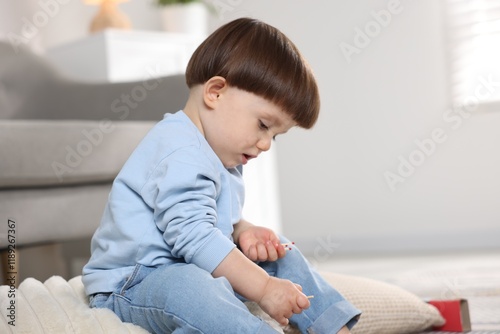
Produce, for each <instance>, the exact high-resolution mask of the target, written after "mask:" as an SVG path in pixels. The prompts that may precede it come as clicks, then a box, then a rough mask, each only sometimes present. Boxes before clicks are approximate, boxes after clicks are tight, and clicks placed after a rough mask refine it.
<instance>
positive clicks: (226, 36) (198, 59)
mask: <svg viewBox="0 0 500 334" xmlns="http://www.w3.org/2000/svg"><path fill="white" fill-rule="evenodd" d="M214 76H221V77H223V78H225V79H226V81H227V83H228V85H230V86H233V87H237V88H239V89H242V90H245V91H247V92H251V93H254V94H256V95H258V96H260V97H263V98H265V99H266V100H268V101H271V102H272V103H274V104H276V105H277V106H278V107H280V108H281V109H283V111H284V112H286V113H287V114H288V115H289V116H290V117H291V118H292V119H293V120H294V121H295V122H296V123H297V125H298V126H300V127H302V128H306V129H309V128H311V127H312V126H313V125H314V123H315V122H316V120H317V119H318V114H319V107H320V100H319V93H318V86H317V84H316V80H315V78H314V75H313V73H312V70H311V68H310V67H309V65H308V63H307V62H306V61H305V59H304V58H303V57H302V55H301V54H300V52H299V50H298V49H297V47H296V46H295V45H294V44H293V43H292V42H291V41H290V40H289V39H288V37H286V36H285V35H284V34H283V33H282V32H281V31H279V30H278V29H276V28H274V27H272V26H270V25H268V24H266V23H264V22H261V21H259V20H256V19H250V18H240V19H236V20H234V21H231V22H229V23H227V24H225V25H223V26H221V27H220V28H218V29H217V30H216V31H215V32H213V33H212V34H211V35H210V36H209V37H208V38H207V39H206V40H205V41H204V42H203V43H202V44H201V45H200V46H199V47H198V48H197V49H196V51H195V52H194V54H193V56H192V57H191V59H190V61H189V63H188V66H187V69H186V83H187V85H188V87H189V88H191V87H193V86H195V85H198V84H204V83H205V82H207V81H208V80H209V79H210V78H212V77H214Z"/></svg>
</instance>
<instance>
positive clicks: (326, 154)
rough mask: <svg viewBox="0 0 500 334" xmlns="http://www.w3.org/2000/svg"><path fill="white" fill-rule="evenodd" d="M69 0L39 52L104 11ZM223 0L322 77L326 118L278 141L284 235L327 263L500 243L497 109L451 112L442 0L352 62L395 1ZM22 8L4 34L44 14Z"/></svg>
mask: <svg viewBox="0 0 500 334" xmlns="http://www.w3.org/2000/svg"><path fill="white" fill-rule="evenodd" d="M45 1H51V0H45ZM67 1H68V3H67V4H66V5H64V6H62V5H61V11H60V13H58V14H57V15H56V16H55V17H54V18H52V19H51V21H50V22H49V24H47V26H46V27H44V28H43V29H42V28H41V29H40V34H39V35H38V36H37V38H38V39H39V41H38V44H39V45H40V46H41V47H42V48H43V47H46V46H51V45H54V44H57V43H60V42H63V41H66V40H70V39H73V38H78V37H81V36H83V35H84V34H85V33H86V26H87V24H88V21H89V20H90V17H91V16H92V14H93V11H94V8H92V7H90V8H89V7H86V6H83V5H82V4H81V2H80V1H78V0H67ZM221 1H222V0H221ZM222 2H223V3H224V2H225V3H227V6H225V7H224V8H223V10H224V13H223V15H221V17H218V18H214V19H213V26H217V25H219V24H220V23H222V22H224V21H227V20H230V19H233V18H235V17H238V16H252V17H256V18H259V19H262V20H264V21H266V22H268V23H270V24H272V25H275V26H276V27H278V28H279V29H281V30H282V31H283V32H285V33H286V34H287V35H288V36H289V37H290V38H291V39H292V40H293V41H294V42H295V43H296V44H297V46H298V47H299V48H300V49H301V50H302V52H303V54H304V55H305V57H306V58H307V59H308V60H309V62H310V63H311V66H312V67H313V69H314V70H315V72H316V76H317V79H318V83H319V86H320V90H321V96H322V111H321V116H320V120H319V122H318V124H317V126H316V127H315V128H314V129H313V130H311V131H304V130H300V129H297V130H294V131H291V132H289V134H287V135H286V136H282V137H279V138H278V141H277V144H276V146H277V152H278V168H279V173H280V177H279V185H280V193H281V208H282V215H281V216H282V219H283V230H284V232H285V234H286V235H287V236H288V237H289V238H290V239H292V240H295V241H296V242H297V243H299V244H301V247H302V248H303V249H304V250H306V251H308V252H310V253H314V254H315V255H316V256H317V257H318V258H325V257H328V256H331V255H332V254H334V253H340V252H360V251H377V250H379V251H390V250H398V251H401V250H412V249H417V250H431V249H457V248H480V247H493V246H496V247H498V248H500V241H499V240H500V205H499V199H500V176H499V174H498V171H499V170H500V154H499V149H498V145H499V144H500V131H498V128H499V126H500V112H491V113H475V114H473V116H471V117H470V118H458V116H456V115H453V117H455V118H453V121H451V119H450V118H448V121H445V120H443V115H447V110H448V108H449V98H448V96H449V92H448V89H447V87H448V82H447V80H448V79H447V62H448V60H447V58H446V48H445V45H446V43H445V42H446V40H445V35H444V30H443V29H444V22H443V18H442V6H443V3H444V2H438V1H434V0H421V1H408V0H406V1H405V0H403V1H401V4H400V7H398V8H399V9H400V13H398V14H393V15H392V17H391V21H390V23H389V24H388V25H387V26H386V27H381V30H380V33H378V34H374V37H373V38H371V42H370V43H369V45H367V46H366V47H363V48H360V50H359V53H358V54H353V55H352V58H351V62H350V63H349V62H348V61H347V60H346V58H345V57H344V55H343V54H342V52H341V51H340V48H339V44H340V43H342V42H345V43H348V44H351V45H355V43H354V42H355V41H354V38H355V35H356V30H355V29H356V28H357V27H358V28H360V29H364V28H365V26H366V25H368V26H370V25H373V24H374V22H376V21H375V19H374V17H373V14H371V12H372V11H376V12H379V11H380V10H383V9H387V8H388V6H389V4H390V3H391V2H392V1H389V0H373V1H363V2H362V1H340V0H336V1H327V0H322V1H316V2H314V4H311V2H307V1H289V0H288V1H287V0H274V1H264V0H253V1H251V0H240V1H222ZM24 3H25V5H19V4H16V5H15V6H24V7H25V8H14V9H9V8H7V7H6V6H7V5H5V2H2V3H1V4H0V22H3V23H2V24H3V26H0V31H1V32H4V33H6V32H8V31H12V29H14V28H15V26H16V25H19V22H20V20H17V18H18V17H19V15H25V16H26V17H30V15H33V10H36V9H37V8H39V7H36V6H38V5H37V1H33V0H31V2H29V1H25V2H24ZM29 3H31V5H30V6H31V7H30V6H29V5H26V4H29ZM3 7H5V8H3ZM121 7H122V8H123V10H124V11H126V12H127V13H128V14H129V15H130V16H131V19H132V22H133V24H134V25H135V26H136V27H137V28H140V29H158V28H159V26H160V23H159V15H158V13H157V12H156V11H155V10H154V9H152V8H151V6H150V2H149V1H144V0H132V1H131V2H129V3H125V4H123V5H122V6H121ZM21 13H25V14H21ZM13 27H14V28H13ZM16 29H18V28H16ZM448 116H449V117H451V116H450V115H448ZM459 122H461V123H459ZM435 129H442V135H441V137H440V138H444V137H445V138H446V140H444V142H442V143H439V144H437V145H436V149H435V151H434V152H433V153H432V154H430V156H429V157H426V158H425V160H424V161H423V163H422V164H421V165H420V166H418V167H416V168H415V170H414V172H413V174H412V175H410V176H409V177H406V178H404V179H405V182H404V183H398V184H396V186H395V190H394V191H392V190H391V189H390V187H389V186H388V184H387V182H386V180H385V177H384V173H385V172H387V171H390V172H393V173H397V168H398V164H399V160H398V157H399V156H402V157H403V158H405V159H408V158H409V157H410V156H412V157H416V154H418V152H417V150H418V146H417V145H416V144H415V141H416V140H424V139H428V138H431V133H432V131H433V130H435Z"/></svg>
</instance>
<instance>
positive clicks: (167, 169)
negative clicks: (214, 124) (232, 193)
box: [141, 148, 236, 273]
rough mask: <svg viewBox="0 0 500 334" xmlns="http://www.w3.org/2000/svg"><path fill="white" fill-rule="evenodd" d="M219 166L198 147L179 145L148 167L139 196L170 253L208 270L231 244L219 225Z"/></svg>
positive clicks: (222, 257)
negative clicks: (151, 210) (175, 149)
mask: <svg viewBox="0 0 500 334" xmlns="http://www.w3.org/2000/svg"><path fill="white" fill-rule="evenodd" d="M220 173H221V171H220V169H218V168H217V166H215V165H214V162H212V161H210V159H207V158H205V157H204V155H203V154H201V155H200V152H199V151H197V150H196V149H190V148H184V149H180V150H178V151H176V152H174V153H172V154H170V155H169V156H168V157H167V158H165V159H163V160H162V161H161V162H160V164H158V166H157V167H156V168H155V169H154V170H153V171H152V172H151V175H150V177H149V178H148V181H147V182H146V184H145V186H144V187H143V188H142V190H141V195H142V196H143V198H145V199H146V202H149V205H150V206H151V207H152V209H153V212H154V219H155V223H156V225H157V227H158V229H159V230H160V231H161V232H162V233H163V238H164V240H165V242H166V244H167V247H168V248H169V251H170V253H171V255H172V256H173V257H175V258H182V259H183V260H184V261H185V262H186V263H193V264H196V265H197V266H199V267H200V268H203V269H205V270H207V271H208V272H210V273H211V272H212V271H214V270H215V268H217V266H218V265H219V264H220V262H222V260H223V259H224V258H225V257H226V256H227V255H228V254H229V252H230V251H231V250H232V249H233V248H235V247H236V246H235V244H234V243H233V242H232V241H231V240H230V238H228V237H227V236H225V235H224V234H223V233H222V231H221V230H220V229H218V228H217V225H218V223H219V221H218V217H217V203H216V201H217V197H218V196H219V194H220V191H221V175H220Z"/></svg>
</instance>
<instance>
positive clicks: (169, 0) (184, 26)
mask: <svg viewBox="0 0 500 334" xmlns="http://www.w3.org/2000/svg"><path fill="white" fill-rule="evenodd" d="M155 1H156V3H157V5H158V6H160V8H161V16H162V23H163V29H164V30H165V31H168V32H177V33H187V34H196V35H203V36H205V35H206V34H207V27H208V11H207V7H206V4H205V3H203V2H202V1H201V0H155Z"/></svg>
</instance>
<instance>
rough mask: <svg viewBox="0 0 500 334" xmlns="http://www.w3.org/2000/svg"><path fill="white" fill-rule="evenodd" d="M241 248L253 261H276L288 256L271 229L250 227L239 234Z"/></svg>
mask: <svg viewBox="0 0 500 334" xmlns="http://www.w3.org/2000/svg"><path fill="white" fill-rule="evenodd" d="M238 242H239V246H240V249H241V251H242V252H243V254H245V256H246V257H248V258H249V259H250V260H252V261H276V260H277V259H280V258H282V257H284V256H285V255H286V251H285V247H283V245H281V243H280V239H279V238H278V236H277V235H276V234H275V233H274V232H273V231H272V230H271V229H269V228H266V227H261V226H255V225H249V226H248V227H247V228H245V229H244V230H242V231H241V233H240V234H239V240H238Z"/></svg>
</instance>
